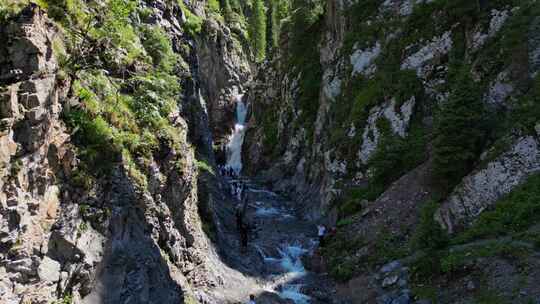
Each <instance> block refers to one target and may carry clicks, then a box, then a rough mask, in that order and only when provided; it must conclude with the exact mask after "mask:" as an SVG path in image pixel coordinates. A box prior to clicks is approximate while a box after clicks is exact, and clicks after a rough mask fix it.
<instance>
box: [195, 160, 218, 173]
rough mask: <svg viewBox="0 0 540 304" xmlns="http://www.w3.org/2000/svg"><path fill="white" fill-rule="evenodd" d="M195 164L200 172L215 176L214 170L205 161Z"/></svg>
mask: <svg viewBox="0 0 540 304" xmlns="http://www.w3.org/2000/svg"><path fill="white" fill-rule="evenodd" d="M195 164H196V165H197V168H198V169H199V171H206V172H208V173H210V174H212V175H215V173H214V169H213V168H212V166H210V165H209V164H208V162H206V161H205V160H196V161H195Z"/></svg>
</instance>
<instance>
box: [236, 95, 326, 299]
mask: <svg viewBox="0 0 540 304" xmlns="http://www.w3.org/2000/svg"><path fill="white" fill-rule="evenodd" d="M246 113H247V107H246V105H245V104H244V102H243V101H242V95H239V96H237V98H236V124H235V129H234V132H233V134H232V135H231V136H230V138H229V143H228V145H227V163H226V166H228V167H230V168H232V169H234V171H235V172H236V173H237V175H238V177H237V178H235V179H232V178H228V179H227V181H228V182H229V184H230V185H233V184H234V183H239V182H241V183H243V184H244V185H245V186H246V189H245V191H244V193H245V194H246V195H247V200H246V201H247V206H246V208H244V209H243V210H245V211H246V213H245V216H244V218H245V220H246V221H248V222H249V223H250V224H251V226H254V227H256V228H255V229H254V231H252V232H251V233H250V242H249V246H248V252H247V253H244V255H241V256H239V259H238V260H239V261H240V263H242V264H243V266H244V267H247V268H251V269H257V270H256V275H257V277H260V279H258V280H259V285H260V292H261V293H262V292H267V293H271V294H273V295H276V296H277V297H278V299H282V301H283V303H290V301H292V302H294V303H295V304H319V303H330V302H329V301H328V300H321V299H316V298H314V297H313V296H312V293H313V292H314V290H315V291H316V290H321V289H328V288H329V287H328V285H327V283H328V282H327V280H326V279H325V277H324V276H322V275H319V274H315V273H312V272H310V271H308V270H307V269H306V267H305V265H304V262H303V259H304V258H305V257H306V256H309V255H312V254H313V253H314V251H315V250H316V248H317V246H318V244H317V241H316V223H315V222H311V221H308V220H305V219H303V218H301V217H300V216H299V215H298V214H297V212H296V210H295V209H294V207H295V204H294V203H293V202H290V201H288V200H286V199H284V198H283V197H281V196H280V195H278V194H276V193H274V192H272V191H270V190H268V189H266V188H264V187H262V186H260V185H258V184H257V183H254V182H253V181H251V180H249V179H246V178H243V177H241V176H240V172H241V170H242V155H241V154H242V144H243V141H244V133H245V121H246ZM231 197H232V198H233V201H235V205H236V206H243V205H242V203H241V201H242V200H241V199H240V198H239V197H235V196H233V195H231ZM233 237H236V236H234V235H233ZM257 303H260V302H259V301H257ZM261 303H266V302H265V301H262V302H261ZM271 303H276V302H271Z"/></svg>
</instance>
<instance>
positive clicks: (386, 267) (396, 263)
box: [380, 261, 401, 273]
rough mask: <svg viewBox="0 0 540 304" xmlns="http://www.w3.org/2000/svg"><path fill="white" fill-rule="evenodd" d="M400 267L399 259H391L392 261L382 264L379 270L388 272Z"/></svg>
mask: <svg viewBox="0 0 540 304" xmlns="http://www.w3.org/2000/svg"><path fill="white" fill-rule="evenodd" d="M400 267H401V263H400V262H399V261H393V262H390V263H388V264H386V265H384V266H383V267H381V270H380V272H382V273H388V272H392V271H394V270H397V269H398V268H400Z"/></svg>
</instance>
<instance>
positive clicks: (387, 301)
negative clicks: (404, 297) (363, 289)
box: [377, 295, 392, 304]
mask: <svg viewBox="0 0 540 304" xmlns="http://www.w3.org/2000/svg"><path fill="white" fill-rule="evenodd" d="M377 304H392V297H391V296H389V295H382V296H380V297H377Z"/></svg>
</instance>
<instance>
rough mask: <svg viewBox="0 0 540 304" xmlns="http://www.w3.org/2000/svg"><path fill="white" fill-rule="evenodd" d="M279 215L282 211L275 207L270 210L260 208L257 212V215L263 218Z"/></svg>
mask: <svg viewBox="0 0 540 304" xmlns="http://www.w3.org/2000/svg"><path fill="white" fill-rule="evenodd" d="M279 213H280V211H279V210H278V209H276V208H273V207H269V208H266V207H259V208H257V211H255V215H257V216H261V217H264V216H274V215H279Z"/></svg>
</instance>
